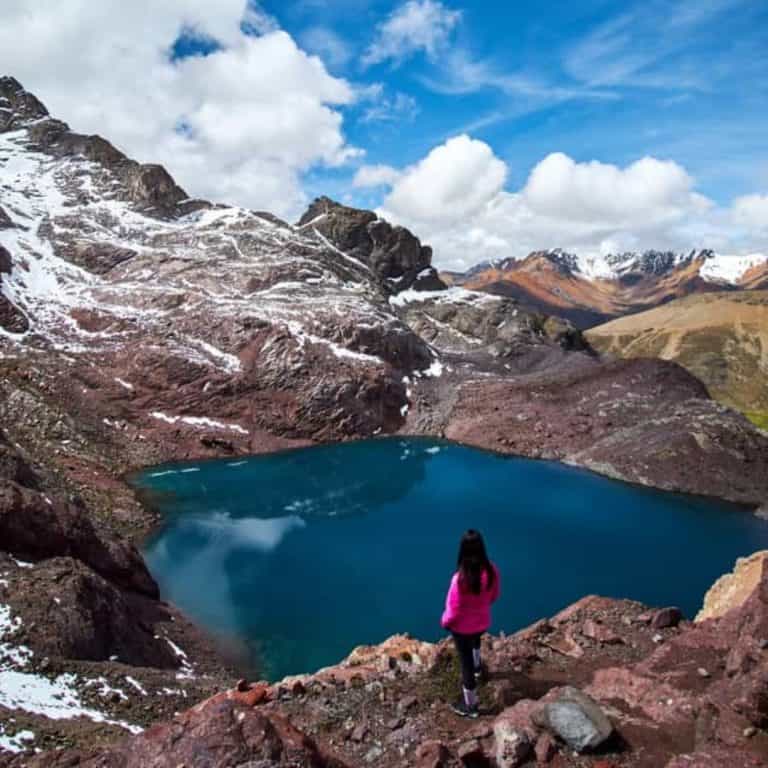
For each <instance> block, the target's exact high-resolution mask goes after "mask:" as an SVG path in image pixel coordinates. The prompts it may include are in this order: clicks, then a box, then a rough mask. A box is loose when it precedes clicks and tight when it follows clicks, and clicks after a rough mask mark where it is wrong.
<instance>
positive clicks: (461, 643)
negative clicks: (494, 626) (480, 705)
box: [451, 632, 483, 691]
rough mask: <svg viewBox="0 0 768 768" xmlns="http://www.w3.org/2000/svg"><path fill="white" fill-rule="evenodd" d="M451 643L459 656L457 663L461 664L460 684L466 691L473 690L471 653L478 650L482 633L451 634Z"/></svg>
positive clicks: (472, 659)
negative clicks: (454, 644)
mask: <svg viewBox="0 0 768 768" xmlns="http://www.w3.org/2000/svg"><path fill="white" fill-rule="evenodd" d="M451 634H452V635H453V642H454V643H456V651H457V653H458V654H459V663H460V664H461V684H462V685H463V686H464V687H465V688H466V689H467V690H468V691H474V690H475V685H476V684H475V660H474V658H473V656H472V651H473V650H474V649H476V648H480V638H481V637H482V636H483V633H482V632H478V633H477V634H474V635H460V634H459V633H458V632H451Z"/></svg>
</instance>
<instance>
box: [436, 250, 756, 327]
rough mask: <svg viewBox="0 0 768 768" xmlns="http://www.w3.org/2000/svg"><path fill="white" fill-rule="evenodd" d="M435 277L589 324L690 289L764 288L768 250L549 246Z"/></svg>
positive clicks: (729, 289)
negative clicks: (594, 252)
mask: <svg viewBox="0 0 768 768" xmlns="http://www.w3.org/2000/svg"><path fill="white" fill-rule="evenodd" d="M441 277H442V278H443V280H444V281H445V282H446V283H449V284H451V285H460V286H463V287H465V288H469V289H472V290H477V291H485V292H487V293H492V294H497V295H502V296H511V297H514V298H516V299H518V300H520V301H521V302H523V303H524V304H526V305H528V306H529V307H531V308H532V309H535V310H538V311H541V312H544V313H546V314H554V315H559V316H561V317H565V318H567V319H568V320H570V321H571V322H572V323H574V325H576V326H577V327H579V328H590V327H592V326H594V325H598V324H600V323H602V322H605V321H607V320H610V319H612V318H615V317H620V316H622V315H626V314H631V313H635V312H640V311H643V310H646V309H651V308H653V307H656V306H659V305H660V304H664V303H666V302H668V301H672V300H673V299H677V298H680V297H682V296H688V295H690V294H692V293H708V292H713V291H734V290H758V289H761V288H768V254H759V253H755V254H750V255H748V256H727V255H723V254H718V253H715V252H714V251H712V250H706V249H703V250H691V251H689V252H687V253H675V252H673V251H654V250H648V251H644V252H642V253H638V252H631V251H630V252H626V253H616V254H607V255H605V256H584V255H580V254H574V253H568V252H567V251H564V250H561V249H559V248H555V249H553V250H547V251H534V252H533V253H531V254H529V255H528V256H527V257H526V258H525V259H511V258H507V259H501V260H498V261H490V262H483V263H481V264H478V265H476V266H475V267H472V268H471V269H469V270H468V271H467V272H463V273H459V272H443V273H442V274H441Z"/></svg>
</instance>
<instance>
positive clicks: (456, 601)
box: [440, 565, 499, 635]
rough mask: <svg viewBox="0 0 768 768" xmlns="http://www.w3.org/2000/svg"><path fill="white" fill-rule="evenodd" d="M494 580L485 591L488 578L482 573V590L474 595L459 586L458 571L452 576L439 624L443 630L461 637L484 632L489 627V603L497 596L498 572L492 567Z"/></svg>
mask: <svg viewBox="0 0 768 768" xmlns="http://www.w3.org/2000/svg"><path fill="white" fill-rule="evenodd" d="M493 572H494V574H495V576H496V578H495V579H494V581H493V586H492V587H491V588H490V589H487V588H486V587H487V582H488V577H487V575H486V574H485V573H483V580H482V589H481V590H480V594H479V595H475V594H473V593H472V592H470V591H469V590H468V589H462V588H461V586H460V585H459V574H458V571H457V572H456V573H454V574H453V578H452V579H451V586H450V587H449V588H448V595H447V596H446V598H445V610H444V611H443V617H442V619H441V620H440V624H441V625H442V627H443V628H444V629H450V630H451V631H452V632H458V633H459V634H461V635H474V634H476V633H478V632H485V630H486V629H488V627H490V626H491V603H493V602H495V601H496V598H497V597H498V596H499V571H498V569H497V568H496V566H495V565H494V566H493Z"/></svg>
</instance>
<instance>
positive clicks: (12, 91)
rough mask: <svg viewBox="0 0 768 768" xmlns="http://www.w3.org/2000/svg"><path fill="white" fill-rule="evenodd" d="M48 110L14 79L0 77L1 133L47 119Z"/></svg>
mask: <svg viewBox="0 0 768 768" xmlns="http://www.w3.org/2000/svg"><path fill="white" fill-rule="evenodd" d="M47 114H48V110H47V109H46V108H45V107H44V106H43V104H42V103H41V102H40V101H39V100H38V99H37V98H36V97H35V96H33V95H32V94H31V93H28V92H27V91H25V90H24V87H23V86H22V85H21V83H20V82H19V81H18V80H16V78H13V77H0V132H3V131H11V130H14V129H16V128H18V127H20V126H21V125H24V124H25V123H27V122H29V121H31V120H38V119H40V118H42V117H46V116H47Z"/></svg>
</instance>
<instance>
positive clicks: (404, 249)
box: [299, 197, 445, 292]
mask: <svg viewBox="0 0 768 768" xmlns="http://www.w3.org/2000/svg"><path fill="white" fill-rule="evenodd" d="M299 227H300V228H302V229H305V230H312V231H316V232H319V233H320V234H321V235H322V236H323V237H325V238H327V239H328V240H329V241H330V242H331V243H333V245H334V246H335V247H336V248H338V249H339V250H341V251H343V252H345V253H346V254H347V255H348V256H351V257H353V258H355V259H359V260H360V261H362V262H363V263H365V264H367V265H368V266H369V267H370V268H371V269H372V270H373V271H374V273H375V274H376V275H377V276H378V277H379V278H380V279H381V280H383V281H385V283H386V284H387V285H388V287H389V288H390V289H391V290H393V291H394V292H397V291H400V290H404V289H407V288H411V287H412V286H415V287H417V288H419V289H421V290H435V289H439V288H444V287H445V286H444V284H443V283H442V281H441V280H440V279H439V278H438V277H437V273H436V271H435V270H434V269H433V268H432V249H431V248H430V247H429V246H427V245H422V244H421V243H420V242H419V239H418V238H417V237H416V236H415V235H413V234H412V233H411V232H410V231H409V230H407V229H405V228H404V227H393V226H392V225H391V224H389V223H388V222H386V221H384V220H383V219H379V218H378V216H377V215H376V214H375V213H374V212H373V211H363V210H359V209H357V208H348V207H347V206H344V205H340V204H339V203H336V202H334V201H333V200H331V199H330V198H327V197H319V198H318V199H317V200H315V201H314V202H313V203H312V205H310V207H309V208H308V209H307V211H306V212H305V213H304V215H303V216H302V217H301V219H300V220H299Z"/></svg>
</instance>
